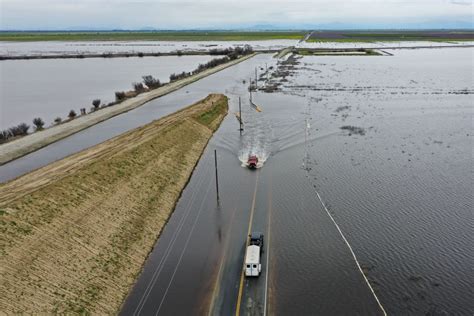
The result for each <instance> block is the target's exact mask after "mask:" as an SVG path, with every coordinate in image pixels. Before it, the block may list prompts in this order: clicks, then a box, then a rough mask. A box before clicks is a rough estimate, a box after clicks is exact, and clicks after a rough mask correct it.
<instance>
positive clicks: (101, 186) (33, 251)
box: [0, 94, 227, 314]
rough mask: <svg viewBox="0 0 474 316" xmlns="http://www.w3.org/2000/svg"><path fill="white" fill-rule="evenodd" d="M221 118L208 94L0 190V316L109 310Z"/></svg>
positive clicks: (221, 109)
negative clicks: (1, 315) (188, 105)
mask: <svg viewBox="0 0 474 316" xmlns="http://www.w3.org/2000/svg"><path fill="white" fill-rule="evenodd" d="M226 113H227V97H225V96H224V95H217V94H215V95H210V96H209V97H207V98H206V99H204V100H202V101H200V102H198V103H196V104H194V105H193V106H190V107H188V108H185V109H184V110H181V111H179V112H176V113H175V114H172V115H169V116H167V117H164V118H162V119H160V120H158V121H155V122H152V123H150V124H147V125H145V126H143V127H140V128H137V129H134V130H132V131H130V132H127V133H125V134H123V135H121V136H118V137H116V138H113V139H111V140H109V141H107V142H104V143H102V144H99V145H97V146H94V147H92V148H90V149H88V150H85V151H82V152H80V153H78V154H75V155H73V156H70V157H68V158H66V159H63V160H60V161H58V162H55V163H53V164H50V165H48V166H46V167H44V168H41V169H38V170H36V171H34V172H32V173H30V174H27V175H25V176H23V177H20V178H18V179H16V180H14V181H11V182H9V183H6V184H2V185H0V230H1V232H2V234H1V239H0V253H1V259H0V267H1V269H0V273H1V277H0V280H1V286H0V310H2V311H3V312H6V313H33V314H37V313H40V314H41V313H43V314H44V313H92V314H113V313H116V312H117V310H118V308H119V307H120V304H121V302H122V300H123V298H124V297H125V295H126V294H127V293H128V290H129V288H130V286H131V285H132V284H133V282H134V280H135V278H136V276H137V274H138V272H139V271H140V269H141V266H142V264H143V262H144V260H145V258H146V257H147V255H148V253H149V251H150V250H151V248H152V246H153V244H154V242H155V240H156V238H157V237H158V236H159V235H160V232H161V230H162V228H163V226H164V225H165V223H166V222H167V220H168V217H169V216H170V214H171V212H172V210H173V208H174V205H175V203H176V200H177V199H178V197H179V195H180V192H181V190H182V189H183V188H184V186H185V184H186V183H187V181H188V179H189V177H190V175H191V172H192V170H193V168H194V166H195V164H196V163H197V161H198V159H199V157H200V155H201V153H202V152H203V150H204V148H205V146H206V144H207V142H208V140H209V138H210V137H211V136H212V134H213V132H214V131H215V130H216V129H217V127H218V126H219V125H220V122H221V121H222V119H223V118H224V116H225V114H226ZM177 139H179V140H180V141H179V142H177V141H176V140H177Z"/></svg>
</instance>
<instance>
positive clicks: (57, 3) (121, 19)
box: [0, 0, 472, 29]
mask: <svg viewBox="0 0 474 316" xmlns="http://www.w3.org/2000/svg"><path fill="white" fill-rule="evenodd" d="M469 5H472V0H471V1H469V0H438V1H434V0H351V1H348V0H294V1H292V0H239V1H235V0H195V1H191V0H41V1H39V0H0V11H1V18H0V28H2V29H66V28H70V27H75V28H81V27H82V28H88V29H90V28H96V29H100V28H122V29H139V28H141V27H144V26H147V27H154V28H158V29H184V28H205V27H209V28H218V27H220V28H225V27H230V26H238V27H246V26H252V25H254V24H272V25H302V24H305V25H309V24H314V25H318V24H331V23H352V24H357V23H360V24H361V25H364V27H366V26H367V25H369V26H370V25H381V23H384V22H386V23H388V24H390V25H396V26H399V27H403V26H404V25H405V24H406V23H407V22H408V21H410V22H411V23H416V22H417V21H426V20H430V19H440V18H441V17H442V18H443V19H445V20H450V21H459V20H460V19H461V20H462V21H465V20H466V17H470V18H471V20H472V11H471V10H469V11H470V12H466V11H468V10H466V6H469Z"/></svg>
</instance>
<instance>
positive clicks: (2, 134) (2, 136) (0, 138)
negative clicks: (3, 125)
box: [0, 129, 12, 144]
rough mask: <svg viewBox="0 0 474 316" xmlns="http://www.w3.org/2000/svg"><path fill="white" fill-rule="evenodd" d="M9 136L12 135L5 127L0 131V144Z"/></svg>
mask: <svg viewBox="0 0 474 316" xmlns="http://www.w3.org/2000/svg"><path fill="white" fill-rule="evenodd" d="M10 137H12V135H11V134H10V131H9V130H7V129H5V130H3V131H0V144H1V143H5V142H6V141H7V140H8V139H9V138H10Z"/></svg>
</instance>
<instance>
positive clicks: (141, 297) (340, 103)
mask: <svg viewBox="0 0 474 316" xmlns="http://www.w3.org/2000/svg"><path fill="white" fill-rule="evenodd" d="M393 53H394V56H370V57H355V56H347V57H304V58H301V59H298V58H295V59H291V60H289V61H288V62H286V63H282V62H280V64H279V65H278V67H277V65H276V63H277V61H276V60H274V59H272V58H271V56H269V55H259V56H256V57H255V58H252V59H251V60H248V61H246V62H244V63H241V64H239V65H236V66H235V67H232V68H229V69H226V70H224V71H222V72H219V73H217V74H215V75H213V76H211V77H208V78H205V79H203V80H201V81H199V82H196V83H194V84H192V85H189V86H187V87H185V88H184V89H182V90H180V91H176V92H174V93H172V94H169V95H167V96H165V97H162V98H160V99H157V100H154V101H152V102H150V103H149V104H147V105H144V106H143V107H140V108H138V109H136V110H134V111H131V112H128V113H126V114H123V115H120V116H118V117H115V118H113V119H111V120H108V121H106V122H103V123H101V124H98V125H96V126H94V127H92V128H90V129H88V130H85V131H83V132H80V133H78V134H76V135H74V136H72V137H70V138H68V139H67V140H63V141H60V142H58V143H55V144H52V145H50V146H48V147H46V148H44V149H42V150H40V151H37V152H35V153H33V154H31V155H29V156H25V157H24V158H22V159H19V160H18V161H15V162H12V163H10V164H7V165H4V166H2V167H0V175H1V176H2V177H3V180H5V179H7V178H8V176H7V177H4V174H9V177H10V178H11V177H14V176H17V175H19V174H21V173H23V172H26V171H27V170H29V169H30V170H31V168H37V167H39V166H41V164H46V163H48V162H49V161H52V160H55V159H59V158H60V157H64V156H65V155H69V154H71V153H73V152H75V151H77V150H78V149H80V148H85V147H87V146H91V145H93V144H94V143H97V142H100V141H102V140H105V139H106V138H110V137H113V136H114V135H118V134H120V133H122V132H124V131H126V130H128V129H130V128H133V127H135V126H140V125H142V124H144V123H146V122H149V121H150V120H153V119H154V118H158V117H160V116H163V115H166V114H168V113H171V112H173V111H175V110H176V109H178V108H179V107H182V106H183V105H186V104H190V103H192V102H194V101H196V100H198V99H199V98H202V97H204V96H206V95H207V94H208V93H210V92H222V93H225V94H226V95H228V96H229V97H230V104H229V106H230V111H229V115H228V116H227V117H226V119H225V120H224V122H223V124H222V126H221V127H220V129H219V130H218V131H217V132H216V134H215V135H214V137H213V138H212V139H211V141H210V143H209V145H208V147H207V149H206V150H205V152H204V154H203V156H202V159H201V160H200V162H199V163H198V165H197V168H196V170H195V172H194V174H193V176H192V178H191V179H190V182H189V184H188V186H187V187H186V189H185V190H184V191H183V194H182V196H181V198H180V200H179V201H178V204H177V207H176V210H175V212H174V213H173V215H172V216H171V218H170V220H169V222H168V225H167V226H166V227H165V229H164V231H163V232H162V234H161V237H160V239H159V242H157V244H156V245H155V248H154V250H153V251H152V252H151V254H150V256H149V258H148V260H147V262H146V264H145V267H144V270H143V273H142V274H141V275H140V276H139V278H138V281H137V283H136V285H135V286H134V288H133V290H132V292H131V293H130V295H129V297H128V298H127V300H126V301H125V303H124V306H123V309H122V311H121V314H123V315H131V314H132V315H140V314H141V315H148V314H159V315H176V314H185V315H190V314H207V313H208V311H210V313H211V314H234V313H235V311H236V310H237V309H240V313H241V314H250V315H254V314H256V315H260V314H262V313H263V312H264V311H266V312H267V313H268V314H277V315H278V314H280V315H287V314H295V315H314V314H332V315H334V314H337V315H342V314H363V315H381V314H382V310H381V308H380V306H379V304H378V303H377V300H376V297H375V296H374V294H373V293H372V291H371V290H370V288H369V286H368V285H367V283H366V281H365V278H364V274H365V275H366V276H367V279H368V280H369V281H370V285H371V286H372V288H373V290H374V293H375V294H376V296H377V297H378V298H379V299H380V302H381V305H382V306H383V308H384V309H385V310H386V311H387V313H388V314H427V313H431V314H463V315H464V314H471V313H472V311H473V310H474V307H473V304H472V302H471V297H472V290H471V288H470V281H469V280H470V271H471V268H470V267H471V266H472V258H470V256H471V253H472V246H471V243H472V238H471V237H470V236H471V234H472V227H471V225H470V223H472V213H471V210H472V206H473V205H472V204H473V203H472V178H471V177H472V173H471V172H469V171H472V125H471V124H472V113H473V112H472V111H473V104H472V94H473V90H472V86H474V85H473V83H474V82H473V77H472V74H471V71H470V69H472V68H473V67H472V66H473V60H472V49H449V50H442V49H440V50H419V51H394V52H393ZM256 66H258V67H259V74H262V72H263V70H261V69H265V68H266V66H268V67H269V69H270V68H271V67H273V69H271V71H270V73H269V75H268V79H269V80H268V81H266V79H267V76H266V75H264V76H263V77H262V80H261V81H260V82H259V84H260V87H261V88H263V84H266V86H274V87H276V90H275V92H273V93H265V92H262V91H259V92H257V93H255V94H254V95H253V101H254V102H255V103H256V104H258V105H259V107H260V108H261V109H262V112H257V111H255V108H254V107H252V106H250V104H249V101H248V92H247V85H248V78H249V77H251V76H253V75H254V69H255V67H256ZM244 80H246V82H245V83H244ZM271 90H274V89H273V88H272V89H271ZM239 96H240V97H241V98H242V110H243V111H242V112H243V114H242V117H243V121H244V129H245V130H244V132H243V135H242V136H240V135H239V132H238V128H239V125H238V121H237V119H236V118H235V117H234V115H233V113H234V112H236V111H238V97H239ZM48 148H49V149H48ZM214 149H216V150H217V153H218V165H219V168H218V169H219V184H220V187H219V191H220V202H219V203H217V200H216V191H215V182H214V160H213V159H214V156H213V155H214ZM250 152H253V153H256V154H258V155H259V156H260V157H262V158H264V160H265V162H264V164H263V166H262V167H261V168H259V169H257V170H254V171H252V170H249V169H247V168H244V167H242V161H241V160H242V159H243V158H244V157H245V155H246V154H247V153H250ZM318 194H319V196H320V197H321V200H322V202H321V200H320V199H319V197H318ZM328 212H329V214H330V215H331V216H332V218H333V219H334V220H335V222H336V223H337V224H338V226H339V228H340V230H341V231H342V233H343V235H344V236H345V238H346V241H347V243H346V242H345V240H344V238H342V236H341V232H340V231H339V230H338V229H337V227H336V226H335V225H334V222H333V221H332V219H331V217H330V216H329V215H328ZM252 214H253V215H252ZM250 225H251V230H259V231H262V232H264V234H265V237H266V238H267V239H266V246H265V253H264V254H265V256H264V258H263V260H264V261H263V269H262V270H263V274H262V275H261V276H260V277H259V278H258V279H257V280H246V279H244V280H243V282H241V272H242V264H243V257H244V248H245V241H246V236H247V233H248V230H249V227H250ZM268 237H269V238H268ZM348 244H349V245H350V248H349V246H348ZM350 249H352V250H353V252H354V254H355V256H356V258H357V262H356V261H355V260H354V257H353V255H352V254H351V251H350ZM267 256H268V261H267ZM359 267H360V268H361V270H362V271H363V273H364V274H362V273H361V271H360V270H359ZM267 269H268V270H267Z"/></svg>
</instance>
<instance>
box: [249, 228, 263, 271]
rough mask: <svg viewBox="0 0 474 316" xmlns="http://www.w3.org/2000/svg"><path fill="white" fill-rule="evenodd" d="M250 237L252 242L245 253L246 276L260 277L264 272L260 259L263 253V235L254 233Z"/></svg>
mask: <svg viewBox="0 0 474 316" xmlns="http://www.w3.org/2000/svg"><path fill="white" fill-rule="evenodd" d="M249 237H250V240H249V244H248V246H247V251H246V253H245V276H247V277H258V276H259V275H260V272H261V271H262V264H261V263H260V257H261V255H262V252H263V234H262V233H258V232H254V233H251V234H250V236H249Z"/></svg>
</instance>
